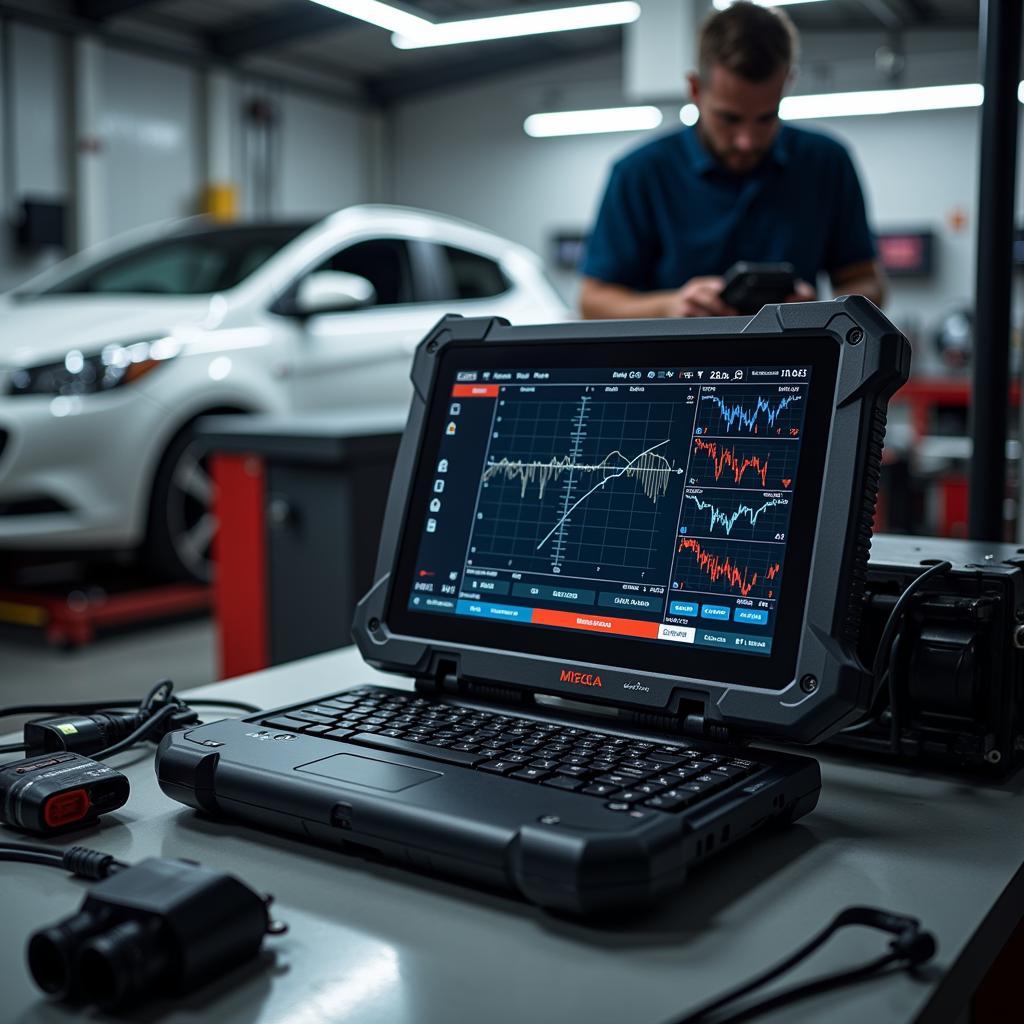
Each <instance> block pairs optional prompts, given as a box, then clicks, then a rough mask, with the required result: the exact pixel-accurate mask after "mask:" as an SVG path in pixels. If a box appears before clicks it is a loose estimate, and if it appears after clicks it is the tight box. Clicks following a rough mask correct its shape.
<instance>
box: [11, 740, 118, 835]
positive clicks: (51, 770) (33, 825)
mask: <svg viewBox="0 0 1024 1024" xmlns="http://www.w3.org/2000/svg"><path fill="white" fill-rule="evenodd" d="M129 791H130V790H129V786H128V779H127V778H126V777H125V776H124V775H122V774H121V772H119V771H117V770H116V769H114V768H109V767H107V765H105V764H101V763H100V762H99V761H93V760H91V759H90V758H88V757H82V756H81V755H80V754H72V753H68V752H62V753H57V754H42V755H39V756H36V757H26V758H22V759H21V760H20V761H10V762H8V763H7V764H5V765H0V822H3V823H4V824H7V825H11V826H12V827H14V828H18V829H21V830H22V831H23V832H33V833H35V834H36V835H48V834H50V833H54V832H64V831H67V830H69V829H73V828H81V827H82V826H83V825H91V824H92V823H93V822H94V821H95V820H96V818H97V817H98V816H99V815H101V814H106V813H107V812H108V811H115V810H117V808H118V807H121V806H123V805H124V803H125V801H126V800H127V799H128V793H129Z"/></svg>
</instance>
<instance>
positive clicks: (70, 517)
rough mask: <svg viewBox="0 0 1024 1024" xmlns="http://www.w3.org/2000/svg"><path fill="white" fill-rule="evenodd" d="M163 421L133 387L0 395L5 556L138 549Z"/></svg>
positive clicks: (0, 512)
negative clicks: (9, 551) (14, 551)
mask: <svg viewBox="0 0 1024 1024" xmlns="http://www.w3.org/2000/svg"><path fill="white" fill-rule="evenodd" d="M167 419H168V414H167V410H166V409H164V408H163V407H162V406H160V405H158V404H157V402H155V401H154V400H153V399H152V398H150V397H149V396H148V395H147V394H146V393H145V392H143V391H141V390H134V389H133V390H127V389H126V390H125V391H124V392H112V393H110V394H99V395H84V396H81V397H77V398H56V399H55V398H52V397H49V396H43V395H40V396H35V395H26V396H17V397H9V396H8V397H3V396H0V438H4V443H3V445H2V450H0V549H2V548H18V549H36V548H38V549H51V548H55V549H72V548H105V547H114V548H118V547H130V546H133V545H135V544H138V543H139V542H140V541H141V540H142V537H143V535H144V532H145V525H146V513H147V509H146V495H147V494H148V493H149V485H150V480H151V477H152V474H153V472H154V469H155V461H156V459H157V458H158V457H159V453H160V451H161V450H162V446H163V444H164V441H165V432H166V425H167ZM51 509H52V510H51ZM58 509H59V510H58Z"/></svg>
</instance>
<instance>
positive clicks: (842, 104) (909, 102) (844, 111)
mask: <svg viewBox="0 0 1024 1024" xmlns="http://www.w3.org/2000/svg"><path fill="white" fill-rule="evenodd" d="M984 98H985V90H984V89H983V88H982V86H980V85H978V84H977V83H969V84H965V85H930V86H925V87H924V88H920V89H873V90H871V91H869V92H833V93H823V94H821V95H820V96H786V97H784V98H783V100H782V102H781V103H780V104H779V117H781V118H782V119H783V120H784V121H802V120H804V119H806V118H819V117H855V116H857V115H861V114H900V113H905V112H907V111H913V110H952V109H954V108H957V107H980V106H981V103H982V100H983V99H984Z"/></svg>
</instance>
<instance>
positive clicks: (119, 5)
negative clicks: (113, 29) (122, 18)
mask: <svg viewBox="0 0 1024 1024" xmlns="http://www.w3.org/2000/svg"><path fill="white" fill-rule="evenodd" d="M157 2H159V0H78V2H77V3H76V4H75V14H77V15H78V16H79V17H80V18H88V19H89V20H90V21H106V20H107V19H108V18H116V17H117V16H118V15H119V14H129V13H130V12H131V11H135V10H138V9H139V8H140V7H152V5H153V4H154V3H157Z"/></svg>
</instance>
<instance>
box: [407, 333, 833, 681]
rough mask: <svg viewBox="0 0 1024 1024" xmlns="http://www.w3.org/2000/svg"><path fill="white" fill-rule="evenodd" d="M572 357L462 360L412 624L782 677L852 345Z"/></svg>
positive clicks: (695, 347) (421, 497)
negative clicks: (843, 349) (839, 384)
mask: <svg viewBox="0 0 1024 1024" xmlns="http://www.w3.org/2000/svg"><path fill="white" fill-rule="evenodd" d="M571 348H572V352H571V356H572V360H571V365H567V363H569V360H568V359H563V358H559V357H558V355H557V352H558V347H557V346H552V347H551V349H546V348H545V347H544V346H537V345H534V346H530V347H526V346H517V347H515V348H512V347H502V346H498V347H495V348H494V349H493V350H488V348H487V346H486V345H484V346H475V347H473V348H471V349H464V350H461V351H460V350H459V349H457V348H453V349H449V350H448V351H447V352H446V353H445V356H444V360H443V363H442V366H441V368H440V369H439V373H438V375H437V377H436V378H435V392H434V394H433V396H432V401H431V405H430V412H429V414H428V419H429V422H428V427H427V430H426V432H425V439H424V449H423V451H422V452H421V457H420V463H419V466H418V472H417V477H416V481H415V483H414V486H413V491H412V497H411V504H410V507H409V508H408V510H407V519H406V529H405V533H404V543H403V548H402V555H401V556H400V560H399V562H400V564H399V570H398V572H397V574H396V576H395V578H394V581H393V589H392V595H391V605H390V608H391V612H390V618H391V623H392V627H393V628H395V627H401V628H406V629H408V628H410V627H411V631H412V632H414V633H416V634H417V635H421V636H430V637H437V638H445V637H447V638H449V639H458V640H460V641H462V642H466V643H483V644H486V645H497V646H499V647H501V648H502V649H509V648H511V649H518V650H524V651H536V652H537V653H557V654H558V655H559V656H566V655H568V656H571V657H576V658H577V659H581V660H586V661H590V662H594V661H601V662H603V663H604V664H613V665H620V666H627V667H633V668H649V669H661V670H667V671H670V672H671V673H672V674H674V675H679V674H693V673H697V674H698V675H700V676H701V677H710V678H722V679H728V678H733V679H735V680H736V681H739V682H744V683H748V684H750V685H757V686H772V685H780V686H781V685H783V683H784V682H785V681H787V680H783V678H782V677H783V676H784V675H785V666H784V665H783V664H781V663H780V661H781V662H786V661H792V660H794V659H795V652H796V641H797V640H798V637H796V636H794V623H797V625H798V620H799V619H800V617H801V613H802V609H803V594H804V591H805V584H806V579H807V573H808V568H809V564H808V563H809V550H810V546H811V541H812V539H813V531H814V523H815V518H816V515H815V513H816V510H817V499H818V492H819V489H820V478H821V471H822V464H823V458H824V451H825V442H826V440H827V435H828V429H829V419H830V415H831V407H832V394H833V391H834V386H835V380H834V378H835V346H834V344H828V343H827V341H826V339H820V340H817V341H815V340H813V339H807V338H800V339H796V340H795V343H791V342H790V341H789V340H787V342H786V343H784V344H782V343H765V342H764V341H759V342H751V341H749V340H746V339H736V340H735V341H733V340H732V339H728V340H727V341H723V340H722V339H717V340H714V341H708V342H687V343H685V344H680V343H679V342H674V343H665V342H643V343H640V342H637V343H632V344H629V343H627V344H618V345H605V344H595V345H593V346H586V347H581V346H572V347H571ZM787 625H788V627H789V628H788V629H787ZM681 658H682V659H683V660H680V659H681ZM758 663H760V664H758ZM772 663H775V665H774V668H773V667H772ZM755 666H756V667H755Z"/></svg>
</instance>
